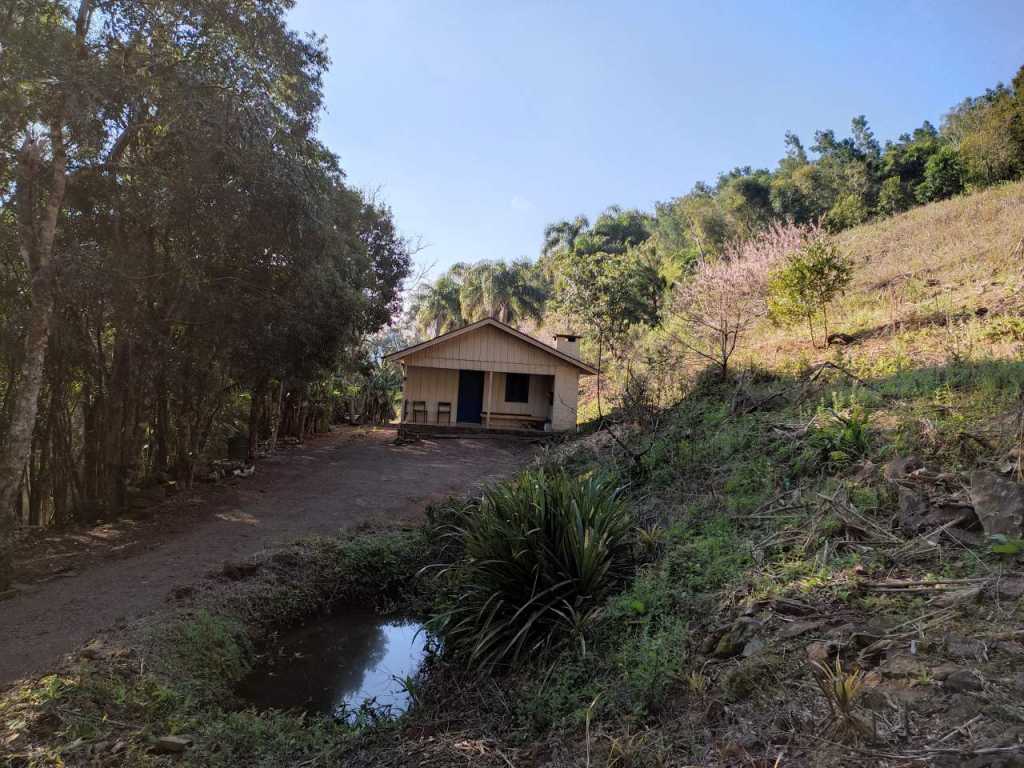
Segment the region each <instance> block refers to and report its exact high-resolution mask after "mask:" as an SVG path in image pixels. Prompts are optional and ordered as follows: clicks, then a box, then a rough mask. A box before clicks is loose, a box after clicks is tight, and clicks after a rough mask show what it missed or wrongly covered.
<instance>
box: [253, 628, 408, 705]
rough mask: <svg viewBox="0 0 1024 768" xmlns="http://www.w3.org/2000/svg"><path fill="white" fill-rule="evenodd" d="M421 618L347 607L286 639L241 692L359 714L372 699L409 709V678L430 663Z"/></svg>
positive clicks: (270, 701)
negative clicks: (405, 682) (413, 619)
mask: <svg viewBox="0 0 1024 768" xmlns="http://www.w3.org/2000/svg"><path fill="white" fill-rule="evenodd" d="M421 630H422V627H421V625H420V624H418V623H416V622H411V621H406V620H402V619H397V618H394V617H387V616H381V615H379V614H376V613H373V612H372V611H363V610H351V609H349V610H345V611H343V612H339V613H334V614H332V615H331V616H326V617H323V618H320V619H317V620H315V621H312V622H310V623H309V624H307V625H306V626H304V627H300V628H298V629H295V630H292V631H291V632H288V633H286V634H284V635H282V636H281V637H279V638H278V640H277V642H275V643H274V645H273V647H272V648H271V649H270V652H269V654H268V656H267V659H266V660H265V661H264V662H263V663H262V664H260V665H259V666H258V667H256V668H255V669H253V671H252V672H251V673H250V674H249V675H248V676H247V677H246V678H245V679H244V680H243V681H242V682H241V684H240V685H239V689H238V693H239V695H240V696H241V697H242V698H243V699H245V700H246V701H248V702H249V703H251V704H254V705H256V706H257V707H259V708H261V709H263V708H275V709H302V710H305V711H307V712H316V713H322V714H326V715H331V716H333V717H337V718H339V719H345V720H352V719H354V717H355V714H354V713H355V710H358V709H359V708H360V706H362V705H363V704H368V705H369V706H371V707H373V708H374V709H375V710H377V711H383V712H384V713H385V714H391V715H398V714H401V713H402V712H404V711H405V710H406V709H408V707H409V704H410V699H409V694H408V692H407V691H406V690H405V689H404V686H403V685H402V683H401V680H402V679H403V678H407V677H412V676H414V675H415V674H416V672H417V671H418V670H419V668H420V665H421V664H422V662H423V657H424V653H425V646H426V643H427V636H426V633H424V632H423V631H421Z"/></svg>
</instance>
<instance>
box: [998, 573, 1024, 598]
mask: <svg viewBox="0 0 1024 768" xmlns="http://www.w3.org/2000/svg"><path fill="white" fill-rule="evenodd" d="M992 589H993V592H994V593H995V595H996V597H998V598H999V599H1000V600H1020V599H1021V597H1024V577H1021V576H1009V577H1005V578H1001V579H999V580H998V581H996V583H995V585H994V586H993V588H992Z"/></svg>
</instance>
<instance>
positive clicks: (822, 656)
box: [806, 640, 838, 664]
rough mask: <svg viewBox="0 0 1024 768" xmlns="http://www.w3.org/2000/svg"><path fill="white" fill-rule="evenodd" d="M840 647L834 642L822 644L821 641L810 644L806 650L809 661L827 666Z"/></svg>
mask: <svg viewBox="0 0 1024 768" xmlns="http://www.w3.org/2000/svg"><path fill="white" fill-rule="evenodd" d="M837 650H838V646H837V645H836V643H834V642H831V641H830V642H822V641H821V640H818V641H815V642H813V643H810V644H809V645H808V646H807V648H806V653H807V660H808V661H810V662H817V663H818V664H827V663H828V661H829V659H830V658H831V657H832V656H834V655H835V653H836V651H837Z"/></svg>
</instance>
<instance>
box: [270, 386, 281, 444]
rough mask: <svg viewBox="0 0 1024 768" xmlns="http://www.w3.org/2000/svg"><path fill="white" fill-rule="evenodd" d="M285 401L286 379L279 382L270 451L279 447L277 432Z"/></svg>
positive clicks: (271, 428) (271, 430)
mask: <svg viewBox="0 0 1024 768" xmlns="http://www.w3.org/2000/svg"><path fill="white" fill-rule="evenodd" d="M283 402H284V379H281V380H280V381H279V382H277V406H276V407H275V408H274V417H273V419H272V420H271V426H270V445H269V446H268V452H269V453H273V452H274V449H275V448H277V432H278V430H279V429H280V428H281V406H282V403H283Z"/></svg>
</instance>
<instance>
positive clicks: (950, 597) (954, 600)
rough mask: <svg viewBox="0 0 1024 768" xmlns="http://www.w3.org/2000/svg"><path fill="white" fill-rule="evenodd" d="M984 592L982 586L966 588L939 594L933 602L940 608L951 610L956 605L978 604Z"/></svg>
mask: <svg viewBox="0 0 1024 768" xmlns="http://www.w3.org/2000/svg"><path fill="white" fill-rule="evenodd" d="M983 591H984V588H983V587H982V586H981V585H978V586H973V587H964V588H963V589H954V590H950V591H949V592H943V593H941V594H939V595H938V596H936V598H935V599H934V600H933V601H932V602H933V604H934V605H935V606H936V607H938V608H951V607H953V606H954V605H967V604H969V603H975V602H977V601H978V598H979V597H981V593H982V592H983Z"/></svg>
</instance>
